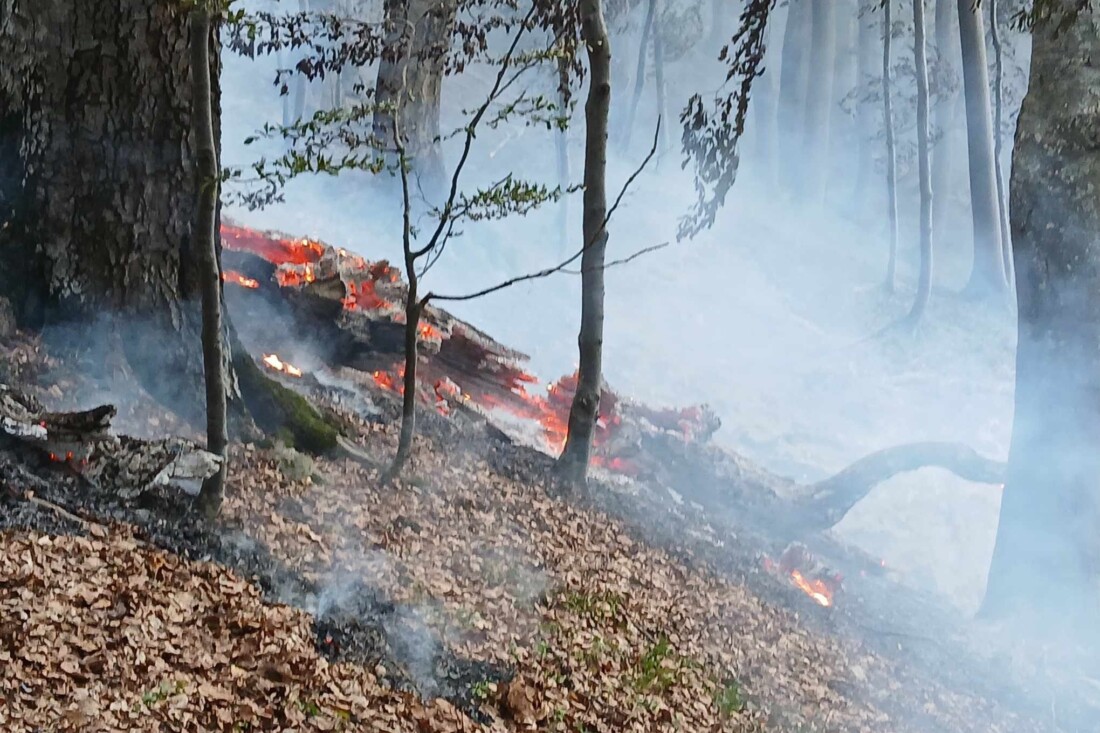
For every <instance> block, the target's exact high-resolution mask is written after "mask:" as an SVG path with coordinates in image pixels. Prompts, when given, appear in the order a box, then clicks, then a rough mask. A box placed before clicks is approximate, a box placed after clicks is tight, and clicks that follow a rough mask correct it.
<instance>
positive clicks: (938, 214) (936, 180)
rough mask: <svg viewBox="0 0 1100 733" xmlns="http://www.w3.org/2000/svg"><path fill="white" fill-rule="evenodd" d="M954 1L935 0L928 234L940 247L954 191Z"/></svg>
mask: <svg viewBox="0 0 1100 733" xmlns="http://www.w3.org/2000/svg"><path fill="white" fill-rule="evenodd" d="M957 2H958V0H936V21H935V23H936V75H937V77H938V81H939V86H940V87H941V88H940V93H939V94H938V95H937V97H938V99H937V100H936V107H935V109H934V110H933V131H932V132H933V135H934V136H935V145H934V147H933V148H932V190H933V191H935V192H936V198H935V200H934V201H933V202H932V231H933V232H935V234H936V236H937V237H938V238H939V240H940V242H941V244H942V243H943V242H945V241H946V240H947V237H948V232H949V231H950V230H951V227H949V226H948V218H949V214H950V207H951V198H952V192H953V191H954V190H955V185H954V184H955V175H956V174H955V159H956V158H957V157H958V140H959V136H958V134H957V132H956V129H955V127H956V124H955V123H956V120H957V119H958V112H957V106H956V103H957V102H958V100H959V66H960V65H961V64H962V58H961V56H960V51H959V48H960V46H959V23H958V19H959V15H958V12H957Z"/></svg>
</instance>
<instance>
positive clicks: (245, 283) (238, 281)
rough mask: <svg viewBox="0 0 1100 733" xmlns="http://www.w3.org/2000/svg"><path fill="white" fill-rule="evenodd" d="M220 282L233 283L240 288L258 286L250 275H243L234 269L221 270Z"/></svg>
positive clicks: (253, 288)
mask: <svg viewBox="0 0 1100 733" xmlns="http://www.w3.org/2000/svg"><path fill="white" fill-rule="evenodd" d="M222 282H227V283H232V284H234V285H240V286H241V287H242V288H248V289H249V290H256V289H257V288H259V287H260V283H259V281H258V280H253V279H252V278H250V277H245V276H244V275H242V274H241V273H239V272H237V271H236V270H225V271H223V272H222Z"/></svg>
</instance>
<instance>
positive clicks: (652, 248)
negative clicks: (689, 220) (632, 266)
mask: <svg viewBox="0 0 1100 733" xmlns="http://www.w3.org/2000/svg"><path fill="white" fill-rule="evenodd" d="M668 245H669V242H661V243H660V244H654V245H652V246H650V247H643V248H642V249H640V250H638V251H637V252H635V253H634V254H632V255H630V256H629V257H623V258H622V259H618V260H611V262H605V263H604V265H603V267H600V268H594V269H600V270H607V269H609V268H612V267H615V266H616V265H626V264H629V263H631V262H633V261H634V260H636V259H638V258H639V257H641V256H642V255H647V254H649V253H650V252H656V251H657V250H659V249H664V248H665V247H667V246H668ZM592 271H593V270H585V269H583V268H582V269H580V270H562V272H564V273H565V274H567V275H581V274H583V273H585V272H592Z"/></svg>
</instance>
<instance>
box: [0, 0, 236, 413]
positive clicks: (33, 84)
mask: <svg viewBox="0 0 1100 733" xmlns="http://www.w3.org/2000/svg"><path fill="white" fill-rule="evenodd" d="M0 18H4V22H2V23H0V55H2V57H3V58H4V59H5V62H4V63H3V64H2V65H0V159H2V160H3V169H4V174H3V175H4V177H3V179H2V183H0V219H2V220H3V221H2V224H0V261H2V262H3V263H4V266H3V267H2V268H0V293H4V294H6V295H8V296H9V297H10V298H11V300H12V301H13V304H14V305H15V307H16V310H17V312H18V313H19V315H20V317H21V319H22V320H23V321H24V323H26V324H29V325H36V324H41V323H43V322H45V321H47V320H60V319H66V318H84V319H88V320H91V319H94V318H95V317H96V316H97V314H100V313H118V314H120V316H122V317H127V318H130V319H132V320H133V322H134V324H135V325H134V326H133V327H132V328H131V329H130V330H129V333H128V337H127V338H125V339H122V342H121V343H122V347H123V348H124V349H126V352H127V354H128V355H129V356H130V357H131V358H130V363H131V365H132V366H133V367H134V369H135V370H136V371H137V372H138V374H139V376H141V377H142V380H143V382H145V384H146V385H147V386H148V387H149V389H150V391H152V392H153V393H154V394H155V395H156V396H157V397H158V398H160V399H161V400H162V401H164V402H165V403H166V404H169V405H171V406H172V407H174V408H176V409H179V410H180V411H181V412H183V413H184V414H187V415H188V416H189V417H191V418H192V419H195V420H196V421H199V420H201V411H200V410H198V409H196V408H197V404H196V400H195V397H196V395H197V394H198V393H201V392H200V390H201V386H200V380H201V374H202V370H201V368H200V365H199V360H198V359H197V355H196V353H195V349H194V345H195V344H197V343H198V333H199V322H200V317H199V295H200V293H199V283H200V282H201V278H200V275H199V273H198V271H197V269H198V268H197V264H198V262H199V259H198V257H196V256H195V247H196V242H195V237H194V232H193V226H194V223H195V221H196V214H197V204H198V202H199V198H200V197H199V196H198V195H197V192H198V190H199V188H200V184H201V179H200V174H199V171H198V168H197V165H196V161H197V160H198V158H199V156H198V151H197V148H196V145H197V142H196V139H195V136H194V135H193V134H192V130H193V129H194V124H193V123H194V120H193V108H194V103H195V99H194V89H193V87H192V77H191V65H190V63H189V58H188V49H189V42H188V37H189V24H188V15H187V12H186V11H185V10H184V9H183V8H182V7H181V6H180V4H178V3H163V2H155V1H154V0H127V1H125V2H117V3H108V4H104V3H101V2H96V1H95V0H82V1H79V2H66V3H60V2H41V1H40V0H0ZM135 39H136V41H135ZM152 39H156V40H155V41H153V40H152ZM210 43H211V44H216V40H215V39H214V38H211V39H210ZM151 47H155V48H157V49H158V53H155V54H154V53H151V52H150V50H149V49H150V48H151ZM210 63H211V66H212V70H211V76H212V80H213V82H212V83H213V91H212V97H213V99H215V100H217V99H218V89H217V78H218V76H217V65H218V54H217V51H216V49H214V51H213V52H212V53H211V61H210ZM75 90H79V94H77V93H74V91H75ZM215 105H216V102H215ZM212 124H213V126H214V128H215V130H217V129H218V128H219V110H218V109H217V107H216V106H215V109H214V111H213V119H212ZM137 324H140V325H141V327H140V328H139V327H138V326H137ZM86 333H87V335H88V336H89V338H107V337H108V336H107V335H106V334H98V333H96V334H93V333H92V332H91V331H90V330H89V331H87V332H86ZM200 404H201V403H200Z"/></svg>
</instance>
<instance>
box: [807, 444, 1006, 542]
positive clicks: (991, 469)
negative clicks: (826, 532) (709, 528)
mask: <svg viewBox="0 0 1100 733" xmlns="http://www.w3.org/2000/svg"><path fill="white" fill-rule="evenodd" d="M930 467H935V468H943V469H946V470H948V471H950V472H951V473H953V474H955V475H956V476H959V477H960V478H963V479H966V480H967V481H974V482H977V483H986V484H999V483H1002V482H1003V481H1004V473H1005V464H1003V463H1001V462H999V461H994V460H991V459H989V458H986V457H985V456H982V455H980V454H979V453H978V452H977V451H975V450H974V449H973V448H971V447H969V446H966V445H963V444H961V443H931V442H930V443H907V444H905V445H896V446H893V447H891V448H885V449H883V450H880V451H876V452H875V453H872V454H870V455H868V456H865V457H863V458H861V459H859V460H858V461H856V462H855V463H853V464H851V465H850V466H848V467H847V468H845V469H843V470H842V471H840V472H839V473H837V474H835V475H834V476H832V477H830V478H827V479H825V480H824V481H819V482H818V483H816V484H813V485H811V486H809V487H808V490H807V491H806V492H805V493H804V494H803V496H801V497H800V498H799V499H798V505H799V506H798V512H799V515H800V516H801V519H802V524H803V525H804V526H805V527H806V528H807V529H817V530H820V529H828V528H829V527H832V526H833V525H835V524H836V523H837V522H839V521H840V520H841V519H843V518H844V517H845V515H847V514H848V512H849V511H851V509H852V507H854V506H855V505H856V504H857V503H859V502H860V501H861V500H862V499H863V498H864V497H865V496H867V494H869V493H870V492H871V489H873V488H874V487H875V486H877V485H878V484H880V483H882V482H883V481H886V480H887V479H890V478H892V477H894V476H896V475H897V474H899V473H906V472H908V471H916V470H918V469H921V468H930Z"/></svg>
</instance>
